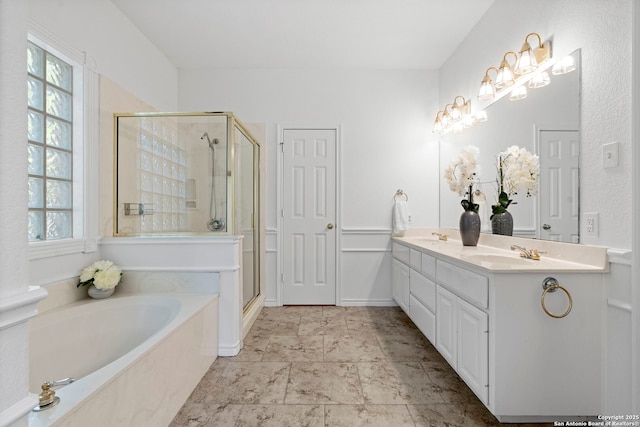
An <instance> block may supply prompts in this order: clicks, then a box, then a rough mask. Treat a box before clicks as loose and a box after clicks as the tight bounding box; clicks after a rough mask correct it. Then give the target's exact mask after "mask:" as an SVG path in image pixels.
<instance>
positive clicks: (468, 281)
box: [437, 260, 489, 308]
mask: <svg viewBox="0 0 640 427" xmlns="http://www.w3.org/2000/svg"><path fill="white" fill-rule="evenodd" d="M437 279H438V282H439V283H441V284H443V285H445V286H446V287H447V288H449V289H451V290H452V291H453V292H455V293H456V294H458V295H459V296H461V297H462V298H465V299H467V300H469V301H470V302H472V303H473V304H476V305H478V306H479V307H482V308H487V307H488V306H489V279H488V278H486V277H485V276H482V275H480V274H477V273H473V272H471V271H468V270H464V269H462V268H459V267H456V266H455V265H452V264H449V263H448V262H444V261H440V260H437Z"/></svg>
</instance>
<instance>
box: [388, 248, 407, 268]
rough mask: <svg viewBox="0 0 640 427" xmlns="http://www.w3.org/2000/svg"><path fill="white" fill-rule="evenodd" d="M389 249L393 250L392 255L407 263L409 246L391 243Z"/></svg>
mask: <svg viewBox="0 0 640 427" xmlns="http://www.w3.org/2000/svg"><path fill="white" fill-rule="evenodd" d="M391 250H392V252H393V257H394V258H396V259H398V260H400V261H402V262H404V263H405V264H407V265H409V262H410V256H409V247H408V246H404V245H400V244H398V243H393V244H392V245H391Z"/></svg>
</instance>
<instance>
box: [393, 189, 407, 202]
mask: <svg viewBox="0 0 640 427" xmlns="http://www.w3.org/2000/svg"><path fill="white" fill-rule="evenodd" d="M398 196H404V197H405V199H406V200H407V202H408V201H409V196H408V195H407V193H405V192H404V191H402V190H398V191H396V194H395V195H394V196H393V201H394V202H395V201H396V200H397V199H398Z"/></svg>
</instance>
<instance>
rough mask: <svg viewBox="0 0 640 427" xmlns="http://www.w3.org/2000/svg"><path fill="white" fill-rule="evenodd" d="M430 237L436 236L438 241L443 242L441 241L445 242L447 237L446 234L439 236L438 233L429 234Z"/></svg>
mask: <svg viewBox="0 0 640 427" xmlns="http://www.w3.org/2000/svg"><path fill="white" fill-rule="evenodd" d="M431 235H432V236H438V240H443V241H445V242H446V241H447V235H446V234H440V233H436V232H435V231H434V232H433V233H431Z"/></svg>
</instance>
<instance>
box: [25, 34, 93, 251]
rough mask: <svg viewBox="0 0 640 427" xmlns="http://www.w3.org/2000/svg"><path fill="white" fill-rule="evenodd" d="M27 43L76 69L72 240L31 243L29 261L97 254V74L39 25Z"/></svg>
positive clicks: (82, 55)
mask: <svg viewBox="0 0 640 427" xmlns="http://www.w3.org/2000/svg"><path fill="white" fill-rule="evenodd" d="M27 39H28V40H29V41H30V42H32V43H34V44H35V45H37V46H39V47H40V48H42V49H44V50H46V51H47V52H50V53H51V54H53V55H55V56H57V57H58V58H60V59H61V60H63V61H65V62H67V63H68V64H69V65H71V66H72V67H73V214H72V215H73V231H72V238H69V239H60V240H43V241H37V242H29V243H28V246H29V259H30V260H37V259H42V258H50V257H55V256H61V255H70V254H78V253H87V252H95V251H96V249H97V215H98V207H97V206H98V203H97V202H98V195H97V193H98V183H97V181H98V180H97V174H96V173H95V172H97V167H96V168H95V169H96V170H95V172H94V173H92V170H91V163H92V162H91V159H92V155H91V154H92V153H93V152H96V153H97V142H98V136H99V122H98V118H97V111H99V105H98V96H97V90H96V89H95V87H94V86H97V81H98V79H97V74H96V73H95V72H93V71H92V70H91V69H90V68H89V67H88V66H87V61H86V54H85V53H84V52H81V51H78V50H76V49H74V48H72V47H70V46H68V45H67V44H65V43H64V42H62V41H61V40H59V39H57V38H56V37H55V36H53V35H51V34H48V33H47V31H46V30H44V29H43V28H41V27H39V26H38V25H37V24H34V23H30V25H29V32H28V35H27ZM25 73H26V67H25ZM91 111H94V112H96V113H95V114H96V117H92V116H91V113H90V112H91ZM25 120H26V115H25ZM25 137H26V135H25ZM94 147H95V148H94ZM25 155H26V152H25ZM25 238H26V236H25Z"/></svg>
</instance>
